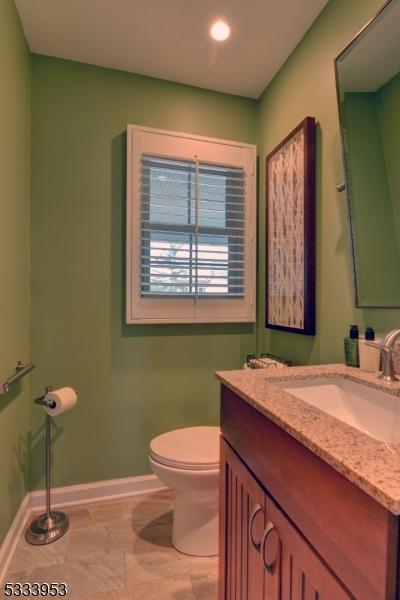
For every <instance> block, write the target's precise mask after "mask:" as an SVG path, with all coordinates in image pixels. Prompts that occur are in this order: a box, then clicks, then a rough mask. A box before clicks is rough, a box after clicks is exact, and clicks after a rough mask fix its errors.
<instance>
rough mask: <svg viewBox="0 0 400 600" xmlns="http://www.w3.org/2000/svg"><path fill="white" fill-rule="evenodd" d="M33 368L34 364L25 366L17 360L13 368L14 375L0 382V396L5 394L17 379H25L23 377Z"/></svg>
mask: <svg viewBox="0 0 400 600" xmlns="http://www.w3.org/2000/svg"><path fill="white" fill-rule="evenodd" d="M34 368H35V365H34V363H28V364H26V365H23V364H22V362H21V361H20V360H19V361H18V362H17V364H16V366H15V373H13V375H11V377H8V379H4V380H3V381H0V396H2V395H4V394H6V393H7V392H8V390H9V389H10V386H11V385H12V384H13V383H15V382H16V381H18V380H19V379H22V377H25V375H26V374H27V373H29V372H30V371H32V369H34Z"/></svg>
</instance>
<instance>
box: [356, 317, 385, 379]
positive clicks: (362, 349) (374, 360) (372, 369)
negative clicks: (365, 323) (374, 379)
mask: <svg viewBox="0 0 400 600" xmlns="http://www.w3.org/2000/svg"><path fill="white" fill-rule="evenodd" d="M374 340H375V331H374V330H373V329H372V327H367V328H366V330H365V337H364V339H360V340H358V350H359V356H360V369H361V370H362V371H368V372H369V373H378V371H379V366H380V360H381V352H380V349H379V348H374V347H373V346H369V345H368V342H373V341H374Z"/></svg>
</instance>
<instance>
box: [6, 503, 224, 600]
mask: <svg viewBox="0 0 400 600" xmlns="http://www.w3.org/2000/svg"><path fill="white" fill-rule="evenodd" d="M172 502H173V495H172V492H169V491H165V492H158V493H155V494H148V495H144V496H135V497H131V498H128V499H125V500H118V501H110V502H101V503H95V504H89V505H86V506H77V507H72V508H68V509H66V511H65V512H67V513H68V515H69V517H70V523H71V526H70V530H69V532H68V533H67V534H66V535H65V536H64V537H63V538H61V539H60V540H58V541H57V542H54V543H53V544H50V545H49V546H36V547H34V546H30V545H29V544H27V543H26V542H25V540H24V539H23V536H22V537H21V539H20V541H19V542H18V545H17V549H16V551H15V554H14V556H13V558H12V561H11V564H10V567H9V569H8V572H7V575H6V578H5V581H10V582H17V581H19V582H31V583H33V582H42V583H43V582H47V583H51V582H56V583H61V582H65V583H67V585H68V595H67V599H68V600H75V599H78V598H79V600H142V599H145V600H153V599H154V600H156V599H157V600H200V599H201V600H216V598H217V565H218V559H217V557H210V558H208V557H205V558H199V557H190V556H186V555H184V554H181V553H179V552H177V551H176V550H175V549H174V548H173V547H172V545H171V524H172ZM3 589H4V584H2V590H1V592H0V598H5V596H4V595H3V594H4V592H3Z"/></svg>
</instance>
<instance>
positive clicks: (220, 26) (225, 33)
mask: <svg viewBox="0 0 400 600" xmlns="http://www.w3.org/2000/svg"><path fill="white" fill-rule="evenodd" d="M210 33H211V37H212V38H214V40H217V42H223V41H224V40H226V39H227V38H228V37H229V35H230V33H231V30H230V27H229V25H228V24H227V23H225V21H215V23H214V24H213V25H212V27H211V29H210Z"/></svg>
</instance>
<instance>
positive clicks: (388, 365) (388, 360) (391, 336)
mask: <svg viewBox="0 0 400 600" xmlns="http://www.w3.org/2000/svg"><path fill="white" fill-rule="evenodd" d="M399 337H400V329H393V331H389V333H387V334H386V335H385V337H384V338H383V340H382V343H381V344H369V345H371V346H372V345H374V346H375V347H376V348H379V349H380V350H381V352H382V372H381V373H380V374H379V375H378V379H383V381H389V382H390V381H399V380H398V378H397V377H396V375H395V374H394V368H393V354H392V350H393V346H394V344H395V342H396V340H397V338H399Z"/></svg>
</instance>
